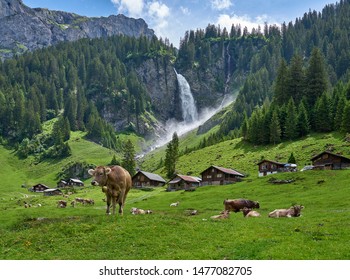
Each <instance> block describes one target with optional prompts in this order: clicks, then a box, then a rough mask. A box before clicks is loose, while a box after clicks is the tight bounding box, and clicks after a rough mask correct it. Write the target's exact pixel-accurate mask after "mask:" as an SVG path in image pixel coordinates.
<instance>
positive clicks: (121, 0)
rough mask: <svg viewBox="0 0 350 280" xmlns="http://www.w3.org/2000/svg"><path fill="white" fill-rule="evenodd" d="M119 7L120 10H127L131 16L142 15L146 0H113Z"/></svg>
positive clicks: (121, 11) (120, 11)
mask: <svg viewBox="0 0 350 280" xmlns="http://www.w3.org/2000/svg"><path fill="white" fill-rule="evenodd" d="M111 1H112V3H113V4H114V5H115V6H116V7H118V12H119V13H123V12H127V13H128V14H129V15H130V16H131V17H140V16H142V12H143V8H144V6H145V3H144V0H111Z"/></svg>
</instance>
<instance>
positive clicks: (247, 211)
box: [242, 207, 261, 218]
mask: <svg viewBox="0 0 350 280" xmlns="http://www.w3.org/2000/svg"><path fill="white" fill-rule="evenodd" d="M242 212H243V216H244V217H246V218H249V217H260V216H261V215H260V213H259V212H257V211H254V210H252V209H250V208H247V207H244V208H243V209H242Z"/></svg>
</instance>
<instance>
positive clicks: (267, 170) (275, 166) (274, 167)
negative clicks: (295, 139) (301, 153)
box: [258, 159, 297, 177]
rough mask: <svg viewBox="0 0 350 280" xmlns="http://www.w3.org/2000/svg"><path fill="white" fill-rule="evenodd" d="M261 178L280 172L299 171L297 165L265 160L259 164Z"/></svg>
mask: <svg viewBox="0 0 350 280" xmlns="http://www.w3.org/2000/svg"><path fill="white" fill-rule="evenodd" d="M258 166H259V177H261V176H266V175H270V174H275V173H278V172H294V171H297V166H296V164H290V163H282V162H277V161H273V160H267V159H264V160H262V161H260V162H259V163H258Z"/></svg>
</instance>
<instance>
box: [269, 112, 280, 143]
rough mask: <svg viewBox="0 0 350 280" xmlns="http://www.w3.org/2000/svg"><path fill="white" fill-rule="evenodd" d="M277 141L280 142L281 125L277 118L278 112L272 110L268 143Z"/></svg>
mask: <svg viewBox="0 0 350 280" xmlns="http://www.w3.org/2000/svg"><path fill="white" fill-rule="evenodd" d="M279 142H281V127H280V123H279V120H278V114H277V112H276V111H274V112H273V113H272V119H271V122H270V143H273V144H274V145H275V144H276V143H279Z"/></svg>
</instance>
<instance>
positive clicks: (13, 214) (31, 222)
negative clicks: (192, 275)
mask: <svg viewBox="0 0 350 280" xmlns="http://www.w3.org/2000/svg"><path fill="white" fill-rule="evenodd" d="M70 141H71V142H72V145H71V146H72V149H73V155H72V156H71V158H70V159H66V160H67V162H68V161H69V160H77V159H80V160H85V161H87V162H89V163H94V164H106V163H108V162H109V161H110V159H111V157H112V156H111V154H110V153H109V151H108V150H105V149H103V148H101V147H99V146H97V145H95V144H92V143H90V142H87V141H85V140H84V139H83V137H81V135H78V134H77V135H76V137H74V136H73V137H71V140H70ZM328 143H332V147H333V149H334V150H335V151H337V152H340V151H341V152H343V153H344V155H347V156H348V155H349V154H350V153H349V143H347V142H346V141H344V140H343V139H342V138H341V137H340V136H337V135H333V134H330V135H313V136H310V137H308V138H305V139H303V140H300V141H296V142H290V143H283V144H280V145H278V146H264V147H254V146H249V145H247V144H244V143H242V142H241V141H240V140H239V139H237V140H229V141H226V142H222V143H220V144H218V145H215V146H212V147H208V148H206V149H203V150H198V151H194V152H191V153H190V154H188V155H186V156H182V157H181V158H180V159H179V162H178V168H179V170H180V171H181V172H186V171H190V172H191V173H192V174H193V175H199V174H198V173H199V172H200V171H201V170H203V169H204V168H206V167H208V165H210V164H216V165H219V166H226V167H232V168H235V169H237V170H239V171H240V172H244V173H245V174H246V175H248V176H247V177H246V178H245V179H243V181H242V182H239V183H236V184H231V185H225V186H206V187H200V188H198V189H197V190H196V191H194V192H186V191H177V192H166V191H165V188H155V189H154V190H152V191H150V190H148V191H143V190H137V189H132V190H131V191H130V192H129V194H128V197H127V200H126V205H125V212H124V215H123V216H119V215H116V216H113V215H110V216H107V215H106V214H105V207H106V206H105V202H103V200H102V199H103V198H104V193H103V192H102V191H101V188H100V187H93V186H90V181H89V180H86V181H85V185H86V187H84V188H81V189H77V190H76V192H75V193H73V194H72V195H70V196H69V197H68V198H65V199H67V201H68V206H67V207H66V208H58V207H57V201H58V200H60V199H64V198H63V197H62V196H52V197H46V196H43V195H42V194H40V193H32V192H29V191H28V190H27V189H26V188H22V187H21V185H22V184H24V183H25V184H26V185H27V186H29V185H33V184H35V183H39V182H41V183H46V184H48V185H50V186H54V184H55V183H56V182H57V180H56V177H55V176H56V174H57V172H58V171H59V169H60V166H62V162H39V163H37V162H35V160H34V159H30V158H29V159H27V160H26V161H20V160H18V159H17V157H16V156H15V155H14V153H13V151H9V150H6V149H5V148H3V147H0V155H1V157H0V163H1V170H0V176H1V179H2V181H1V184H0V211H1V216H0V234H1V240H0V247H1V255H0V258H1V259H3V260H8V259H13V260H27V259H33V260H104V259H111V260H114V259H120V260H129V259H136V260H152V259H156V260H184V259H189V260H211V259H213V260H223V259H228V260H231V259H236V260H285V259H286V260H314V259H315V260H321V259H326V260H331V259H337V260H338V259H343V260H347V259H349V258H350V252H349V250H348V240H349V238H350V219H349V213H350V206H349V203H348V198H349V195H350V188H349V178H350V170H324V171H315V170H310V171H305V172H294V173H280V174H277V175H270V176H266V177H261V178H258V176H257V165H256V163H257V162H258V161H259V160H260V159H261V157H262V156H264V157H265V158H270V159H276V158H278V157H280V158H281V161H286V160H287V159H288V156H289V154H290V152H291V151H294V155H295V157H296V159H297V163H298V165H299V169H300V168H301V167H302V166H303V165H305V164H307V163H308V160H309V158H310V157H311V155H313V154H314V153H317V152H321V151H323V150H324V149H325V148H326V147H329V144H328ZM70 144H71V143H70ZM157 157H159V155H153V156H152V155H151V157H150V158H149V159H146V160H145V162H144V163H143V166H144V167H145V168H147V165H148V166H149V168H151V166H152V164H154V162H152V159H155V158H157ZM158 171H159V172H160V173H161V172H162V171H161V170H158ZM158 171H157V172H158ZM271 178H274V179H279V180H288V181H289V180H290V181H292V182H291V183H288V184H273V183H271ZM75 197H81V198H90V199H94V201H95V204H94V205H81V204H77V205H76V206H75V207H72V206H71V205H70V202H71V201H72V200H73V199H74V198H75ZM227 198H228V199H233V198H246V199H251V200H257V201H259V203H260V209H255V210H257V211H258V212H259V213H260V214H261V217H256V218H244V217H243V214H242V213H231V214H230V216H229V218H228V219H222V220H212V219H210V217H211V216H213V215H218V214H219V213H220V212H221V211H222V210H223V209H224V206H223V201H224V199H227ZM24 201H25V202H27V203H30V204H31V205H32V207H30V208H25V207H24ZM176 201H179V202H180V203H179V205H178V206H177V207H170V204H171V203H173V202H176ZM39 204H40V205H41V207H39V206H38V205H39ZM292 204H301V205H303V206H305V209H303V210H302V216H301V217H298V218H279V219H274V218H268V213H269V212H270V211H272V210H274V209H277V208H288V207H290V206H291V205H292ZM132 207H137V208H141V209H145V210H146V209H151V210H152V211H153V213H152V214H149V215H132V214H131V213H130V209H131V208H132ZM192 210H197V211H198V214H197V215H190V214H189V213H190V212H191V211H192Z"/></svg>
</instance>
